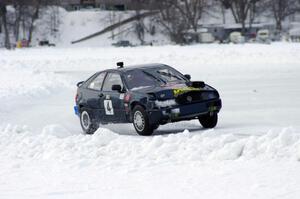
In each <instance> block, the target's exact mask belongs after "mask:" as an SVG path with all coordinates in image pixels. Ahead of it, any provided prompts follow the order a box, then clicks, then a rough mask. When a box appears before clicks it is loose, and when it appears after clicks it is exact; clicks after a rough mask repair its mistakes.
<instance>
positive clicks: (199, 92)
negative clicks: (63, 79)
mask: <svg viewBox="0 0 300 199" xmlns="http://www.w3.org/2000/svg"><path fill="white" fill-rule="evenodd" d="M117 65H118V66H119V67H118V68H117V69H109V70H105V71H101V72H97V73H95V74H94V75H93V76H91V77H90V78H89V79H87V80H86V81H83V82H79V83H78V84H77V86H78V89H77V94H76V106H75V107H74V110H75V113H76V115H78V116H79V118H80V124H81V126H82V129H83V131H84V132H85V133H87V134H91V133H94V132H95V131H96V130H97V128H98V127H99V124H107V123H133V126H134V128H135V130H136V132H137V133H138V134H139V135H151V134H152V133H153V131H154V130H155V129H157V128H158V127H159V125H163V124H166V123H169V122H177V121H182V120H192V119H198V120H199V121H200V123H201V125H202V126H203V127H204V128H213V127H215V126H216V124H217V122H218V113H219V111H220V109H221V107H222V103H221V99H220V96H219V93H218V92H217V90H216V89H214V88H213V87H211V86H209V85H207V84H205V83H204V82H202V81H191V76H190V75H183V74H181V73H180V72H178V71H177V70H175V69H174V68H172V67H170V66H167V65H165V64H147V65H137V66H131V67H123V63H122V62H119V63H117Z"/></svg>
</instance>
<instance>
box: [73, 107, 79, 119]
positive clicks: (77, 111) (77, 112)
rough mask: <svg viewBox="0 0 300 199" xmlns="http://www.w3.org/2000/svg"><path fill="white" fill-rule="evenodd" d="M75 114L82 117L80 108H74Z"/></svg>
mask: <svg viewBox="0 0 300 199" xmlns="http://www.w3.org/2000/svg"><path fill="white" fill-rule="evenodd" d="M74 113H75V115H77V116H78V117H79V116H80V113H79V108H78V106H74Z"/></svg>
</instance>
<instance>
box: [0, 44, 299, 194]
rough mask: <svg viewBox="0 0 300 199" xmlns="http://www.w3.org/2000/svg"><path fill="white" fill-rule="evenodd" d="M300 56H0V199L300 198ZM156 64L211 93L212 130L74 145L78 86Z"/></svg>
mask: <svg viewBox="0 0 300 199" xmlns="http://www.w3.org/2000/svg"><path fill="white" fill-rule="evenodd" d="M299 57H300V45H299V44H287V43H274V44H271V45H259V44H257V45H253V44H245V45H214V44H213V45H195V46H186V47H181V46H161V47H137V48H128V49H123V48H122V49H119V48H51V49H46V48H40V49H39V48H38V49H26V50H16V51H6V50H0V70H1V73H0V79H1V84H0V102H1V104H2V106H1V107H0V176H1V177H0V198H1V199H2V198H4V199H7V198H14V199H15V198H17V199H18V198H20V199H21V198H22V199H24V198H25V199H26V198H28V199H29V198H30V199H32V198H72V199H73V198H131V199H132V198H218V199H219V198H222V199H224V198H230V199H232V198H262V199H265V198H286V199H298V198H299V197H300V189H299V183H300V175H299V169H300V165H299V163H300V133H299V132H300V115H299V111H300V94H299V93H300V88H299V83H300V59H299ZM120 60H121V61H124V62H125V67H126V65H129V64H141V63H151V62H155V63H157V62H161V63H165V64H169V65H172V66H174V67H175V68H176V69H178V70H179V71H181V72H182V73H184V74H191V75H192V79H193V80H204V81H205V82H206V83H208V84H210V85H212V86H213V87H215V88H217V89H218V91H219V92H220V95H221V97H222V100H223V109H222V110H221V112H220V115H219V116H220V117H219V124H218V126H217V127H216V128H215V129H212V130H204V129H202V128H201V126H200V124H199V122H198V121H187V122H180V123H174V124H168V125H165V126H160V127H159V128H158V130H156V131H155V133H154V135H153V136H150V137H141V136H137V135H136V134H135V132H134V129H133V127H132V125H129V124H128V125H127V124H122V125H106V126H101V128H100V129H98V131H97V132H96V133H95V134H94V135H83V134H82V133H81V132H82V131H81V129H80V124H79V120H78V118H77V117H76V116H75V114H74V113H73V109H72V107H73V105H74V97H75V93H76V83H77V82H79V81H81V80H84V79H86V78H87V77H89V76H90V75H92V74H93V73H94V72H96V71H99V70H104V69H107V68H111V67H115V62H117V61H120Z"/></svg>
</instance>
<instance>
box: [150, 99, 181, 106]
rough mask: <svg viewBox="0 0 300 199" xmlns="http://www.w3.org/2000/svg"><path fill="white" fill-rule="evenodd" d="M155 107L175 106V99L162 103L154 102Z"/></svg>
mask: <svg viewBox="0 0 300 199" xmlns="http://www.w3.org/2000/svg"><path fill="white" fill-rule="evenodd" d="M155 105H156V106H158V107H168V106H174V105H177V103H176V101H175V99H170V100H164V101H159V100H156V101H155Z"/></svg>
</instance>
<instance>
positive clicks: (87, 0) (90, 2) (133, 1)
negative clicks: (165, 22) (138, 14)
mask: <svg viewBox="0 0 300 199" xmlns="http://www.w3.org/2000/svg"><path fill="white" fill-rule="evenodd" d="M158 2H159V0H61V6H62V7H64V8H65V9H67V10H79V9H82V8H101V9H103V10H135V9H148V10H149V9H155V8H157V7H158V6H157V5H158Z"/></svg>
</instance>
